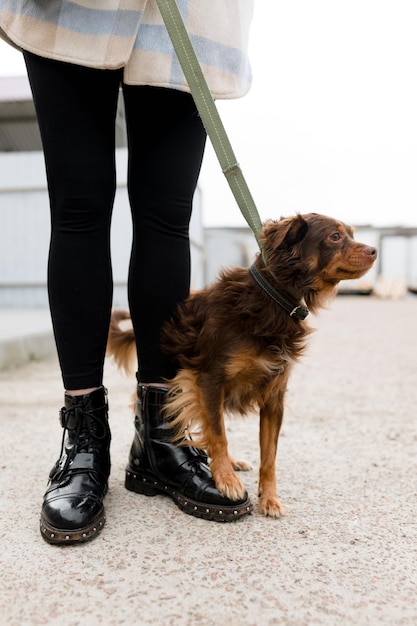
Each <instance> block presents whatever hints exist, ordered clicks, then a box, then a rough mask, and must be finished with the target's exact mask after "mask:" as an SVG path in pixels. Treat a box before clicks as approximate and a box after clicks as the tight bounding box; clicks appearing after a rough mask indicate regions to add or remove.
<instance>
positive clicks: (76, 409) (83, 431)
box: [50, 401, 106, 481]
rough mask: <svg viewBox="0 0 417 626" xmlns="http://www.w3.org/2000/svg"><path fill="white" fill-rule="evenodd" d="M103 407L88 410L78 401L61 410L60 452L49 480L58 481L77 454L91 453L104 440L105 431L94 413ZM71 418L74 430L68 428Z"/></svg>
mask: <svg viewBox="0 0 417 626" xmlns="http://www.w3.org/2000/svg"><path fill="white" fill-rule="evenodd" d="M105 407H106V405H103V406H101V407H97V408H95V409H94V410H88V409H86V408H85V407H84V406H83V404H82V402H81V401H79V402H78V403H77V404H75V405H74V406H72V407H70V408H69V409H67V408H66V407H63V408H62V409H61V411H60V420H61V425H62V427H63V432H62V440H61V451H60V453H59V460H58V462H57V464H56V466H55V467H54V469H53V470H52V473H51V476H50V479H51V480H57V481H60V480H61V479H62V478H63V477H65V475H66V474H67V471H68V468H69V466H70V464H71V462H72V461H73V459H74V457H75V455H76V454H78V453H79V452H91V451H92V450H93V449H94V447H95V444H96V443H98V442H100V441H103V440H104V439H105V437H106V429H105V428H104V427H103V424H102V421H101V420H100V418H99V417H97V415H96V411H97V412H99V411H101V410H103V409H104V408H105ZM71 418H73V421H74V423H75V428H70V427H69V422H70V420H71ZM69 431H71V432H72V439H71V442H70V443H69V444H66V443H65V439H66V435H67V433H68V432H69Z"/></svg>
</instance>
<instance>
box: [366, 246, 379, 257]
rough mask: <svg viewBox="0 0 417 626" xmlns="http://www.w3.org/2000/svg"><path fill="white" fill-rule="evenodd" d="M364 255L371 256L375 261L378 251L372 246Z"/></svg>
mask: <svg viewBox="0 0 417 626" xmlns="http://www.w3.org/2000/svg"><path fill="white" fill-rule="evenodd" d="M364 254H368V255H369V256H371V257H373V259H376V257H377V254H378V250H377V249H376V248H373V247H372V246H368V247H367V248H365V249H364Z"/></svg>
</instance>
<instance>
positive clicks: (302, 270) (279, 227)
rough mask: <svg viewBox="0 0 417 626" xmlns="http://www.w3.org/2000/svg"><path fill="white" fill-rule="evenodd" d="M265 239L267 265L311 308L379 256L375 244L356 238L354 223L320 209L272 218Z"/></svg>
mask: <svg viewBox="0 0 417 626" xmlns="http://www.w3.org/2000/svg"><path fill="white" fill-rule="evenodd" d="M262 239H263V243H264V254H265V258H266V260H267V263H268V269H269V270H270V271H272V273H273V275H274V276H275V277H276V279H277V281H278V283H279V284H281V285H283V286H285V285H287V286H290V287H292V288H294V289H296V290H297V291H299V292H300V293H301V294H302V295H303V297H304V299H305V301H306V304H307V306H309V307H310V308H311V309H312V310H314V308H318V307H319V306H320V304H321V302H322V301H323V299H325V298H326V297H327V296H330V295H331V294H333V293H334V291H335V287H336V285H337V284H338V283H339V282H340V281H341V280H344V279H350V278H360V277H361V276H363V275H364V274H365V273H366V272H367V271H368V270H369V269H370V268H371V267H372V264H373V263H374V261H375V259H376V257H377V250H376V248H373V247H372V246H368V245H366V244H363V243H358V242H357V241H355V240H354V237H353V228H352V227H351V226H347V225H346V224H344V223H343V222H339V221H337V220H335V219H333V218H331V217H327V216H325V215H319V214H317V213H308V214H306V215H296V216H295V217H287V218H282V219H281V220H279V221H269V222H267V223H266V224H265V225H264V227H263V231H262Z"/></svg>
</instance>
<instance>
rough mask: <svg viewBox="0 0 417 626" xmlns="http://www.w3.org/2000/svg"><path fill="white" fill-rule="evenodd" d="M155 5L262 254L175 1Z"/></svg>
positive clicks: (248, 201) (255, 218)
mask: <svg viewBox="0 0 417 626" xmlns="http://www.w3.org/2000/svg"><path fill="white" fill-rule="evenodd" d="M156 2H157V4H158V7H159V10H160V12H161V15H162V18H163V20H164V22H165V26H166V29H167V31H168V34H169V36H170V38H171V41H172V45H173V46H174V49H175V52H176V54H177V57H178V60H179V62H180V65H181V68H182V71H183V72H184V76H185V78H186V80H187V83H188V86H189V88H190V91H191V95H192V96H193V98H194V102H195V104H196V107H197V109H198V112H199V114H200V117H201V120H202V122H203V124H204V127H205V129H206V132H207V134H208V136H209V137H210V141H211V143H212V145H213V148H214V151H215V152H216V154H217V158H218V160H219V163H220V166H221V168H222V171H223V174H224V175H225V176H226V179H227V182H228V183H229V186H230V188H231V190H232V192H233V195H234V197H235V199H236V202H237V204H238V206H239V208H240V210H241V212H242V215H243V216H244V218H245V219H246V221H247V223H248V225H249V226H250V228H251V229H252V231H253V233H254V235H255V237H256V241H257V242H258V246H259V248H260V250H261V251H262V241H261V239H260V231H261V228H262V222H261V219H260V217H259V213H258V210H257V208H256V205H255V202H254V200H253V198H252V194H251V192H250V190H249V187H248V185H247V183H246V180H245V178H244V176H243V174H242V170H241V169H240V166H239V164H238V162H237V159H236V157H235V154H234V152H233V148H232V146H231V144H230V141H229V138H228V136H227V134H226V131H225V129H224V126H223V123H222V121H221V119H220V115H219V113H218V111H217V108H216V105H215V103H214V100H213V97H212V95H211V93H210V90H209V88H208V85H207V82H206V79H205V78H204V74H203V72H202V70H201V67H200V63H199V62H198V59H197V56H196V54H195V52H194V48H193V45H192V43H191V41H190V38H189V36H188V33H187V30H186V28H185V25H184V21H183V19H182V16H181V13H180V11H179V9H178V5H177V3H176V1H175V0H156Z"/></svg>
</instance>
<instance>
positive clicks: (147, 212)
mask: <svg viewBox="0 0 417 626" xmlns="http://www.w3.org/2000/svg"><path fill="white" fill-rule="evenodd" d="M124 96H125V108H126V118H127V129H128V141H129V173H128V184H129V198H130V203H131V207H132V216H133V247H132V256H131V262H130V271H129V304H130V311H131V316H132V321H133V326H134V330H135V336H136V341H137V347H138V361H139V371H138V378H139V380H140V381H141V382H144V383H149V382H159V383H160V382H162V381H164V380H165V379H166V378H170V377H172V376H174V375H175V367H174V365H173V364H172V363H171V361H170V359H169V358H168V357H167V356H166V355H165V354H164V353H163V352H162V351H161V348H160V332H161V327H162V325H163V323H164V322H165V321H166V320H168V319H169V318H170V317H171V315H172V313H173V310H174V308H175V306H176V304H177V303H178V302H180V301H181V300H183V299H184V298H186V296H187V295H188V292H189V286H190V244H189V235H188V229H189V222H190V217H191V210H192V202H193V195H194V191H195V188H196V185H197V179H198V175H199V172H200V167H201V162H202V158H203V153H204V146H205V140H206V133H205V131H204V128H203V125H202V123H201V120H200V117H199V115H198V113H197V111H196V108H195V105H194V102H193V100H192V98H191V96H190V95H189V94H186V93H182V92H180V91H174V90H171V89H163V88H153V87H131V86H126V85H125V86H124Z"/></svg>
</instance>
